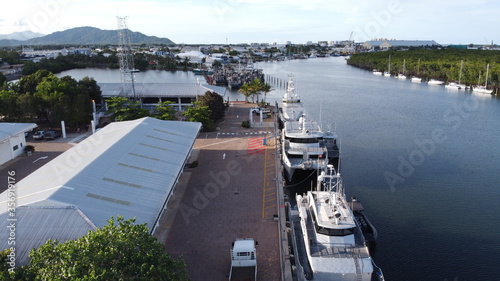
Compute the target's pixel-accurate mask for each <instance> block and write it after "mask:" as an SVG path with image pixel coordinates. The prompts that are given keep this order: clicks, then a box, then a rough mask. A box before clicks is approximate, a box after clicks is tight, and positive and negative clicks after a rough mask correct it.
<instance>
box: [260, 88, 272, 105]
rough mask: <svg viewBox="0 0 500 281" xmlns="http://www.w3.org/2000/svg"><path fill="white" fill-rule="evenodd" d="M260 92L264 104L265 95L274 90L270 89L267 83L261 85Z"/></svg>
mask: <svg viewBox="0 0 500 281" xmlns="http://www.w3.org/2000/svg"><path fill="white" fill-rule="evenodd" d="M260 90H261V91H262V92H264V103H265V102H266V97H267V93H269V92H270V91H272V90H274V89H273V88H271V85H269V84H268V83H263V84H262V88H261V89H260Z"/></svg>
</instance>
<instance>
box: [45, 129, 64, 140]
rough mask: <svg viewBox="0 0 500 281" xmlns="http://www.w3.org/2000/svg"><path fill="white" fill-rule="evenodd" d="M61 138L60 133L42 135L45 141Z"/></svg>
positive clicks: (47, 132) (49, 132) (53, 132)
mask: <svg viewBox="0 0 500 281" xmlns="http://www.w3.org/2000/svg"><path fill="white" fill-rule="evenodd" d="M60 137H61V132H60V131H45V132H44V133H43V138H44V139H46V140H55V139H57V138H60Z"/></svg>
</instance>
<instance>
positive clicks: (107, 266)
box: [0, 217, 189, 281]
mask: <svg viewBox="0 0 500 281" xmlns="http://www.w3.org/2000/svg"><path fill="white" fill-rule="evenodd" d="M134 222H135V219H129V220H125V219H124V218H123V217H118V218H117V219H116V220H115V219H114V218H111V219H109V220H108V224H107V225H105V226H104V227H100V228H97V229H96V230H94V231H89V232H88V234H87V235H85V236H83V237H81V238H79V239H76V240H69V241H67V242H64V243H59V242H58V241H54V240H48V241H47V243H46V244H44V245H42V246H40V247H39V248H38V249H33V250H32V251H31V253H30V254H29V256H30V257H31V261H30V263H29V265H26V266H23V267H21V268H18V269H16V270H15V273H14V274H11V275H9V274H8V273H7V272H6V271H5V269H4V268H2V269H3V271H2V272H0V278H1V279H2V280H145V281H146V280H172V281H183V280H189V277H188V274H187V270H186V265H185V263H184V261H183V260H182V258H178V259H175V258H172V257H170V255H169V254H168V253H166V252H165V250H164V248H163V245H162V244H161V243H160V242H158V241H157V240H156V238H155V237H153V236H152V235H150V234H149V230H148V228H147V227H146V224H145V223H144V224H134Z"/></svg>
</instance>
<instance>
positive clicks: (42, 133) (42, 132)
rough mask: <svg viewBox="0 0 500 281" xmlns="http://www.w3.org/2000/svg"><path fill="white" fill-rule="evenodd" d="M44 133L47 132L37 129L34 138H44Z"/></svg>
mask: <svg viewBox="0 0 500 281" xmlns="http://www.w3.org/2000/svg"><path fill="white" fill-rule="evenodd" d="M44 134H45V131H36V132H35V133H34V134H33V139H35V140H43V136H44Z"/></svg>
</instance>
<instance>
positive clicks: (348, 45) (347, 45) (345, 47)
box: [342, 31, 354, 55]
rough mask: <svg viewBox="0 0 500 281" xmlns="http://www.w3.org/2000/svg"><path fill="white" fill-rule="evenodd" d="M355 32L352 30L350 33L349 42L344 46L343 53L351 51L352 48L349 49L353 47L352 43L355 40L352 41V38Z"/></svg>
mask: <svg viewBox="0 0 500 281" xmlns="http://www.w3.org/2000/svg"><path fill="white" fill-rule="evenodd" d="M353 33H354V31H351V35H349V40H347V44H346V45H345V46H344V50H343V51H342V53H343V54H344V55H345V54H347V53H349V52H350V50H349V49H350V48H351V44H352V43H353V42H352V41H351V39H352V34H353Z"/></svg>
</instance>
